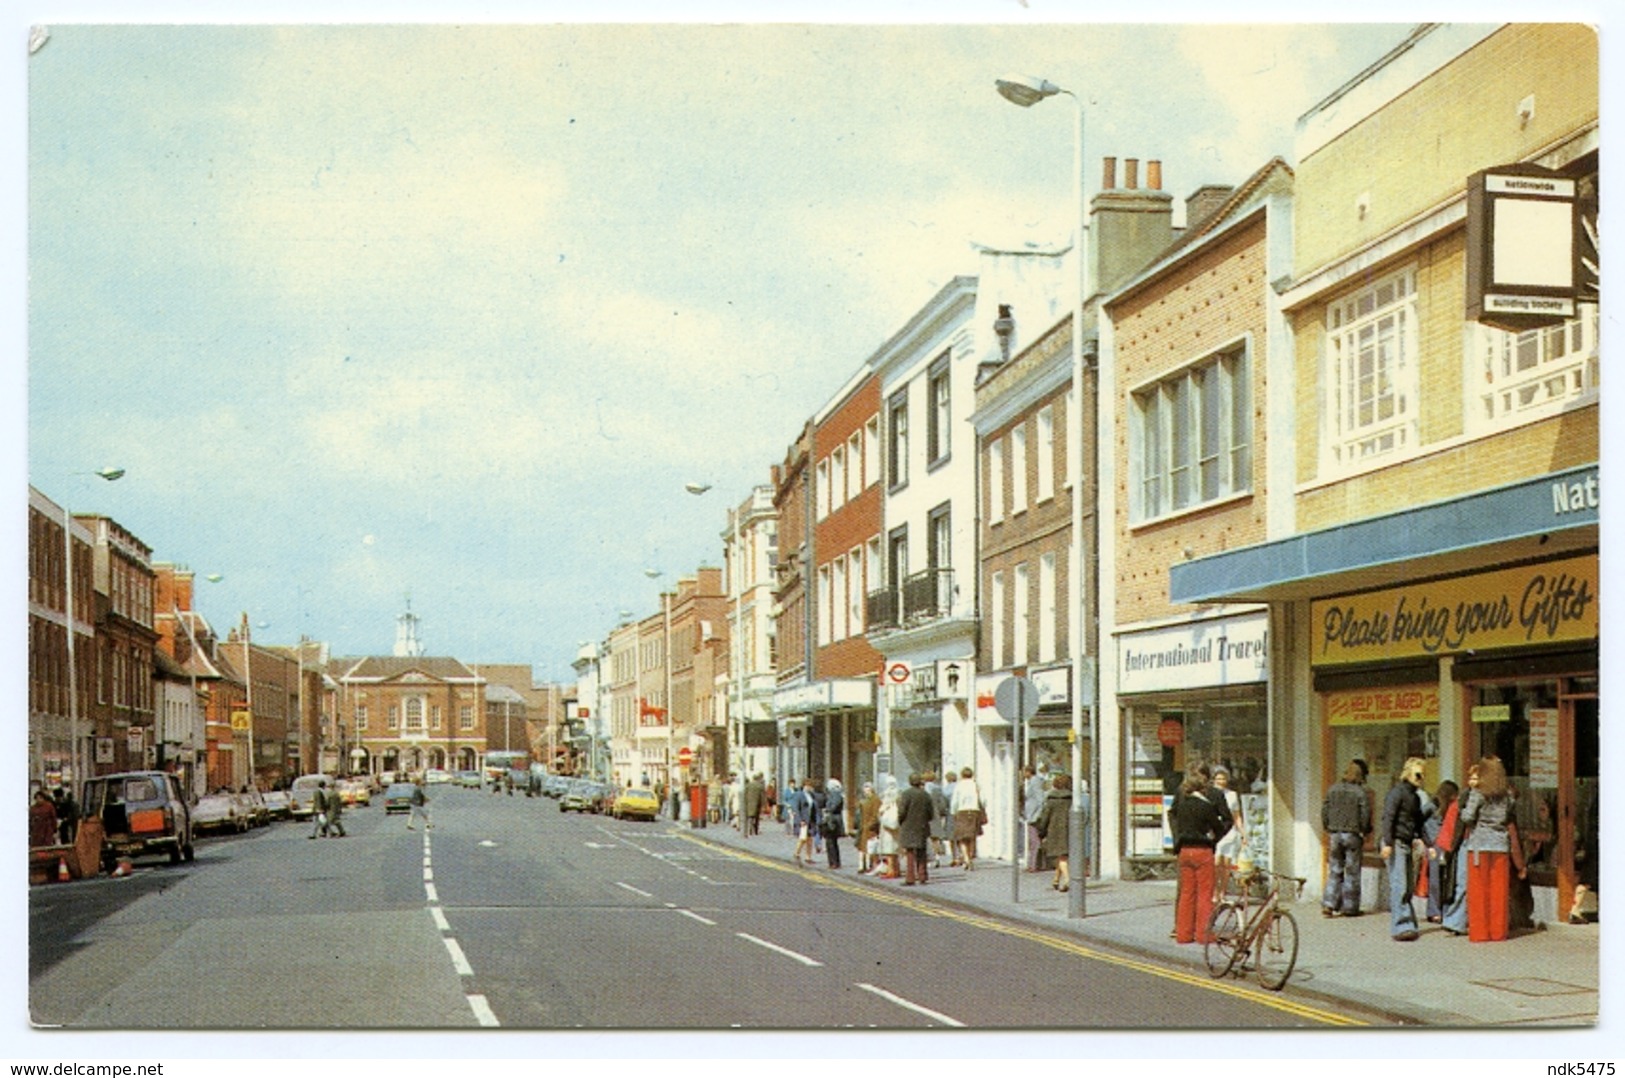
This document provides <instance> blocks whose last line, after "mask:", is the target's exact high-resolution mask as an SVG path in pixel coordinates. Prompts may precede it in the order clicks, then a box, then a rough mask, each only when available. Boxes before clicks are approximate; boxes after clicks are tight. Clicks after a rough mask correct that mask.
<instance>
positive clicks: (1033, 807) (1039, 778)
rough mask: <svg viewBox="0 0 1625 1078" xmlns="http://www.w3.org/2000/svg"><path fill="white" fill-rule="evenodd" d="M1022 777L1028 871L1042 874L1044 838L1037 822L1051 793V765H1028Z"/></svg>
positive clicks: (1023, 818) (1022, 809) (1022, 812)
mask: <svg viewBox="0 0 1625 1078" xmlns="http://www.w3.org/2000/svg"><path fill="white" fill-rule="evenodd" d="M1022 775H1023V776H1024V780H1023V782H1022V784H1021V819H1022V822H1023V823H1025V824H1026V825H1027V826H1026V829H1025V834H1026V838H1027V871H1028V872H1042V871H1044V868H1045V865H1044V855H1043V853H1042V852H1040V850H1039V848H1038V845H1039V842H1040V841H1041V839H1042V838H1043V836H1042V835H1040V834H1039V833H1038V828H1037V826H1036V821H1037V820H1038V814H1039V813H1040V812H1042V811H1044V802H1045V800H1047V798H1048V796H1049V794H1050V792H1051V790H1050V786H1051V783H1050V777H1049V765H1048V764H1039V765H1038V766H1037V767H1034V766H1033V765H1032V764H1028V765H1027V766H1026V767H1025V768H1023V769H1022Z"/></svg>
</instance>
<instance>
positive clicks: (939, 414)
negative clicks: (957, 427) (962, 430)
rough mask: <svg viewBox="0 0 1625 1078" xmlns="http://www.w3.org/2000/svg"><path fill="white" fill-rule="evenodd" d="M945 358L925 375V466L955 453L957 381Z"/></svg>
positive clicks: (931, 367)
mask: <svg viewBox="0 0 1625 1078" xmlns="http://www.w3.org/2000/svg"><path fill="white" fill-rule="evenodd" d="M953 374H954V372H953V367H952V365H951V364H950V363H949V362H948V357H947V356H946V355H944V356H941V357H940V358H938V359H937V361H936V362H935V363H933V364H932V365H931V366H930V368H929V369H928V370H927V372H926V376H925V406H926V408H927V409H929V415H928V417H927V422H926V435H925V437H926V447H925V456H926V461H925V462H926V464H927V465H931V464H936V463H937V462H938V461H942V460H946V459H948V455H949V454H950V453H952V452H953V421H954V380H953Z"/></svg>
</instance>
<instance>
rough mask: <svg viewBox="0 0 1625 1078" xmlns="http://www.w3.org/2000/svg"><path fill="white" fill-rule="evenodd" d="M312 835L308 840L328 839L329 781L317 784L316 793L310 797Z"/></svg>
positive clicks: (307, 836) (324, 780) (308, 836)
mask: <svg viewBox="0 0 1625 1078" xmlns="http://www.w3.org/2000/svg"><path fill="white" fill-rule="evenodd" d="M310 807H311V809H312V810H313V811H312V812H311V814H310V834H308V835H306V836H305V837H306V838H326V837H327V821H328V818H329V817H328V804H327V780H326V779H322V780H321V781H320V782H318V783H317V784H316V792H315V793H314V794H312V795H311V797H310Z"/></svg>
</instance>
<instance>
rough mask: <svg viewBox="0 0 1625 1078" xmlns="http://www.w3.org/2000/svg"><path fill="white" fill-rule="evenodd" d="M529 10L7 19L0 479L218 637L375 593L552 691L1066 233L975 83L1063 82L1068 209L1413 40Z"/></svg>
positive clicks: (902, 12)
mask: <svg viewBox="0 0 1625 1078" xmlns="http://www.w3.org/2000/svg"><path fill="white" fill-rule="evenodd" d="M47 7H49V6H47ZM337 7H338V9H339V10H343V5H338V6H337ZM66 9H67V11H69V12H74V11H76V10H77V9H76V8H74V7H73V6H71V5H67V6H66ZM186 10H187V9H182V14H183V15H184V14H185V11H186ZM323 10H326V9H323ZM495 10H496V14H497V15H498V16H501V15H502V14H503V12H504V10H507V9H502V8H501V7H500V5H499V6H498V7H497V8H496V9H495ZM515 10H517V9H513V10H507V20H515V19H518V18H521V16H518V15H516V14H515V13H514V12H515ZM537 10H546V5H543V6H542V8H541V9H537V8H534V7H533V8H532V9H530V11H531V13H529V14H526V15H524V16H522V18H524V19H526V20H528V23H527V24H524V25H519V24H514V22H512V21H508V22H506V24H503V25H492V24H490V23H489V22H488V23H487V24H485V25H480V24H464V25H452V24H450V23H448V22H433V21H432V20H431V21H429V22H424V23H421V24H417V25H401V24H395V25H377V24H374V25H333V24H331V23H330V24H328V25H315V24H312V23H311V22H310V18H311V16H310V14H309V12H308V11H307V10H306V9H301V8H292V9H289V12H291V15H290V14H289V12H283V13H281V14H280V16H279V13H278V10H277V9H276V8H274V7H273V8H271V9H270V10H269V12H268V14H267V18H268V19H269V20H270V21H271V22H277V23H280V24H278V25H267V24H262V25H227V24H221V25H196V24H195V22H196V20H197V18H199V16H197V15H195V14H194V15H193V16H192V17H191V18H192V21H193V22H194V25H174V24H169V25H128V24H126V25H109V24H108V23H109V22H110V19H111V16H109V15H107V14H105V13H104V14H103V15H102V17H101V18H100V19H97V18H94V17H93V18H89V19H86V18H83V17H80V18H72V17H68V18H63V19H61V20H60V21H53V20H50V19H41V18H39V17H35V18H33V19H32V20H29V21H33V22H42V23H43V24H44V25H46V26H47V27H48V36H47V37H46V39H45V41H44V43H43V45H41V46H40V47H39V48H38V49H37V51H36V52H34V53H33V55H32V56H31V57H30V58H29V59H28V60H27V61H26V64H25V69H24V71H23V72H22V73H21V75H20V76H19V77H26V110H27V111H26V116H27V122H28V128H27V136H26V144H25V145H26V182H27V187H26V211H27V221H28V225H27V247H26V252H27V254H26V257H27V266H26V272H27V275H28V276H27V288H26V295H27V301H26V302H27V307H26V327H27V336H26V358H27V362H26V379H27V381H26V400H27V405H26V409H27V410H26V424H25V425H26V453H27V462H28V463H27V473H28V481H29V482H30V483H32V484H33V485H35V486H36V487H38V488H39V489H41V490H42V491H44V492H45V493H46V494H47V495H49V496H50V497H52V498H53V499H56V500H57V501H58V502H59V503H60V502H66V503H67V504H69V505H70V506H71V507H72V508H73V509H74V510H76V511H90V512H99V513H105V514H108V515H111V516H112V517H114V518H115V519H117V520H118V521H119V522H120V523H121V524H123V525H124V526H126V527H127V528H129V529H130V530H131V531H132V532H134V533H135V534H136V535H137V536H139V537H140V538H141V539H142V540H143V541H145V542H146V543H148V544H149V545H150V546H151V547H152V548H153V556H154V558H155V559H157V560H160V561H169V562H175V563H178V564H180V565H183V566H186V567H188V568H190V569H192V570H194V571H195V572H196V573H197V574H198V577H199V580H200V582H199V585H198V587H199V594H198V596H197V605H198V607H199V608H200V609H201V610H202V611H203V612H204V613H205V614H206V615H207V616H208V617H209V619H210V620H211V622H212V623H213V624H214V625H215V627H216V629H217V631H220V632H222V633H223V632H224V631H225V630H226V629H227V628H228V627H229V626H231V625H233V624H235V623H236V621H237V619H238V618H239V616H241V615H242V614H246V615H247V616H248V618H249V620H250V621H251V622H252V623H253V624H254V625H255V626H256V628H255V630H254V632H255V639H256V640H259V641H262V642H265V643H271V644H276V643H290V642H292V641H293V640H295V639H297V638H298V637H299V636H300V635H306V636H309V637H311V638H314V639H319V640H326V641H328V642H330V644H331V646H332V648H333V651H334V652H335V653H337V654H347V655H358V654H387V653H388V652H389V650H390V648H391V646H392V645H393V642H394V630H395V618H396V616H397V615H398V614H399V613H401V612H402V611H403V610H405V609H406V608H407V604H408V603H410V609H411V610H412V612H413V613H415V614H417V615H418V616H419V618H420V619H421V636H422V639H423V643H424V645H425V647H426V649H427V651H428V653H429V654H434V655H453V656H456V657H458V658H462V659H464V660H466V661H473V662H482V663H496V662H503V663H527V664H531V665H532V666H533V668H534V670H535V673H536V676H537V678H538V679H539V680H564V681H567V680H571V679H572V677H573V675H572V672H571V669H570V662H571V660H572V659H573V658H574V657H575V655H576V653H577V651H578V648H579V646H580V644H581V643H582V642H584V641H587V640H595V639H602V638H603V637H604V635H605V634H606V633H607V632H608V630H609V629H611V628H612V627H613V625H614V624H615V623H616V621H617V619H618V614H617V612H618V611H621V610H630V611H632V612H633V613H634V614H635V615H636V616H640V617H641V616H643V615H645V614H648V613H653V612H654V611H656V610H658V609H659V593H660V590H661V589H662V588H663V587H670V586H672V584H673V583H674V582H675V580H676V579H677V577H678V576H680V575H682V574H684V573H688V572H692V570H693V569H694V568H695V567H696V566H698V565H701V564H711V565H720V564H721V563H722V540H721V537H720V532H721V531H722V530H723V528H724V527H725V525H726V522H727V511H728V508H729V507H731V506H737V505H738V504H739V503H740V502H741V501H742V500H743V499H744V498H745V497H747V496H748V495H749V493H750V491H751V488H752V487H753V486H754V485H757V484H762V483H766V482H767V481H768V480H769V475H770V469H771V467H772V465H773V464H775V463H776V462H778V461H781V460H782V459H783V458H784V454H785V451H786V448H787V446H788V445H789V444H790V442H791V441H792V440H793V438H794V437H795V435H796V434H797V432H798V431H799V429H800V428H801V425H802V423H803V422H804V421H805V420H806V419H807V418H808V417H809V416H810V415H811V414H812V413H814V412H815V411H816V410H817V409H818V408H819V407H820V406H821V405H823V404H824V403H825V402H826V401H827V400H828V399H829V398H830V397H831V396H832V395H833V394H834V393H835V391H836V390H837V389H838V388H839V387H840V386H841V385H842V383H844V382H845V381H846V379H847V378H848V377H849V376H850V375H851V374H852V373H853V372H854V371H856V370H857V369H858V368H859V366H860V365H861V364H862V363H863V362H864V361H865V360H866V359H867V358H868V357H869V356H870V355H871V354H872V353H873V352H874V350H875V349H876V348H877V347H878V346H879V345H880V344H881V343H882V342H883V341H884V340H886V339H887V338H888V337H889V336H891V335H892V333H894V332H895V331H896V330H897V329H898V328H900V327H901V326H902V325H903V324H904V323H905V322H906V321H907V320H908V319H909V317H910V316H911V315H912V314H913V313H914V312H915V311H917V310H918V309H919V308H920V307H921V306H922V305H923V304H924V303H925V302H926V301H927V300H928V299H929V298H930V297H931V296H932V295H933V294H934V293H935V291H936V290H937V289H938V288H939V287H940V286H941V285H942V284H944V283H946V282H947V281H948V280H949V279H950V278H951V277H953V276H954V275H956V274H962V273H973V272H975V254H974V247H973V244H975V243H991V244H1009V243H1028V242H1030V243H1038V244H1050V245H1056V244H1064V243H1066V242H1068V240H1069V237H1070V232H1071V227H1072V212H1073V211H1072V208H1071V202H1070V198H1071V184H1070V169H1071V167H1072V139H1073V127H1072V115H1071V112H1070V109H1068V108H1067V107H1066V106H1065V104H1064V103H1055V104H1050V103H1045V104H1044V105H1041V106H1039V107H1035V108H1032V109H1018V108H1015V107H1013V106H1011V105H1010V104H1009V103H1007V102H1006V101H1004V100H1003V99H1002V98H1000V97H999V96H998V95H997V94H996V93H995V92H994V89H993V80H994V79H995V78H996V77H998V76H1002V75H1005V74H1009V73H1032V74H1038V75H1042V76H1044V77H1047V78H1049V79H1050V80H1051V81H1053V82H1055V83H1058V84H1059V85H1061V86H1064V87H1067V88H1069V89H1073V90H1075V91H1076V92H1077V93H1078V94H1079V95H1080V96H1081V97H1083V99H1084V103H1085V107H1086V117H1087V118H1086V138H1085V147H1086V150H1085V157H1086V163H1085V176H1086V182H1087V183H1088V184H1089V189H1090V191H1091V192H1092V191H1093V190H1094V189H1095V187H1096V185H1097V184H1098V183H1099V171H1100V164H1099V162H1100V159H1101V157H1103V156H1107V155H1111V156H1116V157H1118V158H1119V159H1123V158H1128V157H1137V158H1140V159H1141V160H1150V159H1157V160H1161V161H1162V162H1163V176H1164V187H1165V188H1166V189H1167V190H1169V191H1170V192H1171V193H1173V194H1174V195H1175V197H1176V200H1179V201H1182V200H1183V198H1184V197H1185V196H1186V195H1188V194H1190V193H1191V192H1192V191H1194V190H1195V189H1196V188H1197V187H1198V186H1200V185H1202V184H1207V183H1224V184H1234V183H1237V182H1239V181H1240V180H1242V179H1244V178H1245V177H1246V176H1248V175H1249V174H1250V173H1251V172H1253V171H1254V170H1255V169H1257V168H1258V167H1259V166H1261V165H1262V164H1264V163H1265V162H1266V161H1267V160H1268V159H1269V158H1270V157H1271V156H1274V155H1280V156H1283V157H1285V158H1286V159H1287V160H1289V161H1291V160H1292V146H1293V130H1294V124H1295V121H1296V119H1297V117H1298V116H1299V115H1300V114H1302V113H1303V112H1304V111H1306V110H1307V109H1308V108H1310V107H1311V106H1312V105H1314V104H1315V103H1316V102H1317V101H1319V100H1321V99H1322V98H1323V97H1324V96H1325V95H1326V94H1328V93H1330V92H1331V91H1332V90H1334V89H1336V88H1337V87H1338V86H1339V85H1341V84H1342V83H1343V82H1345V81H1347V80H1348V79H1349V78H1351V77H1353V76H1354V75H1355V74H1357V73H1358V72H1359V71H1360V70H1361V69H1363V68H1364V67H1365V66H1367V65H1368V64H1370V63H1371V62H1372V61H1374V60H1375V59H1377V58H1378V57H1380V56H1381V55H1383V54H1384V53H1385V52H1386V51H1388V50H1389V49H1391V48H1392V47H1394V46H1395V45H1397V44H1398V43H1399V42H1401V41H1402V40H1403V39H1404V37H1405V35H1406V33H1407V32H1408V30H1409V29H1410V27H1411V26H1412V25H1413V24H1412V23H1411V22H1409V21H1405V20H1404V19H1398V18H1396V19H1393V20H1392V21H1388V22H1382V23H1368V24H1362V25H1345V26H1334V25H1293V24H1286V23H1268V22H1266V23H1264V24H1258V25H1240V24H1238V25H1225V26H1215V25H1207V26H1196V25H1189V24H1179V23H1171V24H1160V25H1157V24H1141V25H1100V24H1087V23H1080V22H1076V21H1069V20H1074V19H1075V18H1076V16H1075V15H1070V14H1066V15H1063V14H1061V13H1060V10H1061V9H1055V8H1049V9H1046V8H1045V7H1044V6H1042V5H1039V4H1036V3H1035V4H1032V5H1031V6H1029V5H1028V4H1018V3H1005V4H996V5H995V4H986V5H966V6H964V7H961V8H955V7H954V6H953V5H945V6H942V7H939V8H935V9H933V10H934V11H940V12H945V13H946V14H944V15H941V16H938V15H932V16H931V17H932V18H939V17H940V19H941V20H942V21H938V22H935V23H921V22H920V21H919V19H920V17H921V16H920V15H919V14H918V11H919V9H918V8H917V7H903V8H899V9H897V11H896V14H895V16H894V18H893V19H892V24H891V25H876V24H875V23H874V21H873V20H874V18H875V15H874V14H871V15H869V16H866V18H867V19H868V20H869V21H867V22H865V23H861V24H860V23H855V22H852V21H849V20H850V19H851V18H853V16H852V15H850V14H846V15H841V14H840V13H841V12H844V11H850V10H852V9H845V8H829V9H828V10H829V11H833V12H836V14H835V15H830V14H822V16H821V17H820V14H819V9H806V8H804V9H802V10H803V12H804V16H803V21H801V22H796V23H781V24H776V25H768V24H762V23H756V24H740V23H738V22H735V23H733V24H722V23H715V22H714V23H697V22H689V23H678V24H662V25H654V24H650V23H644V22H638V21H635V20H634V21H622V22H619V23H611V24H598V25H585V24H580V23H575V24H572V23H566V22H551V23H548V22H537V21H535V20H536V18H537V16H536V15H535V14H534V12H535V11H537ZM610 10H611V11H615V10H616V9H613V8H612V9H610ZM870 10H871V11H873V10H874V9H870ZM886 10H887V9H886V8H885V7H884V6H881V7H880V8H879V9H878V11H879V13H881V14H882V15H884V13H885V12H886ZM431 14H432V12H431ZM487 14H489V12H487ZM725 14H726V12H725ZM322 17H324V18H328V19H331V18H333V17H334V16H333V15H332V14H328V15H324V16H322ZM447 17H449V16H446V15H445V14H443V13H442V15H441V18H447ZM560 17H563V16H560V15H559V14H557V13H556V12H555V14H554V18H560ZM843 19H845V20H847V21H843ZM375 20H376V16H375ZM262 21H263V20H262ZM499 21H503V20H500V19H499ZM98 22H100V23H101V25H96V23H98ZM103 467H121V468H123V469H125V475H124V477H123V478H122V479H120V480H119V481H117V482H116V483H106V482H104V481H102V480H101V479H98V478H96V477H95V476H94V475H93V474H91V473H93V472H94V471H95V470H96V469H98V468H103ZM688 482H702V483H708V484H710V485H711V489H710V491H709V492H708V493H706V494H703V495H700V496H695V495H691V494H689V493H687V492H685V490H684V484H685V483H688ZM646 570H649V571H653V570H659V571H660V573H661V575H660V576H658V577H653V578H651V577H650V576H649V575H648V574H647V573H646ZM216 574H217V575H219V577H220V578H221V579H220V580H219V582H218V583H203V582H202V578H204V577H205V576H210V575H216Z"/></svg>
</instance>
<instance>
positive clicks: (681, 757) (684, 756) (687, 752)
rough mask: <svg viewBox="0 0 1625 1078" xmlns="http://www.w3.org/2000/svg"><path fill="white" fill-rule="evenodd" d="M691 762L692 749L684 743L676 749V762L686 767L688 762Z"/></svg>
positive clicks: (692, 757)
mask: <svg viewBox="0 0 1625 1078" xmlns="http://www.w3.org/2000/svg"><path fill="white" fill-rule="evenodd" d="M693 762H694V750H693V749H691V748H689V747H688V746H687V745H684V746H683V747H682V748H680V749H678V750H677V763H678V764H679V765H681V766H683V767H687V766H688V765H689V764H691V763H693Z"/></svg>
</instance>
